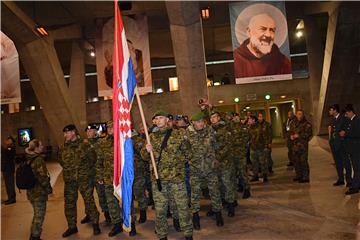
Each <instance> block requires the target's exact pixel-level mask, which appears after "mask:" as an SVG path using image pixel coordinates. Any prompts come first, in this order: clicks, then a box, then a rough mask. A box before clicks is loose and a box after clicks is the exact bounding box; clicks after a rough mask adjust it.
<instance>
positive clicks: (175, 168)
mask: <svg viewBox="0 0 360 240" xmlns="http://www.w3.org/2000/svg"><path fill="white" fill-rule="evenodd" d="M168 129H169V128H161V129H158V131H156V132H154V133H152V134H151V135H150V139H151V144H152V146H153V152H154V157H155V159H156V160H157V159H158V158H159V154H160V146H161V143H162V141H163V138H164V136H165V134H166V131H167V130H168ZM141 155H142V157H143V158H144V159H146V160H149V156H150V155H149V153H148V152H147V151H146V149H145V148H143V149H142V151H141ZM184 155H185V156H186V157H184ZM189 157H190V144H189V142H188V141H187V140H186V138H185V130H183V129H173V130H172V133H171V136H170V138H169V140H168V143H167V147H166V148H165V149H164V150H163V151H162V156H161V159H160V161H159V162H157V171H158V174H159V178H160V180H161V185H162V190H161V192H160V191H159V190H158V187H157V184H156V180H155V177H154V174H152V180H153V185H152V190H153V196H154V202H155V214H156V220H155V230H156V233H157V235H158V237H159V238H164V237H166V236H167V234H168V224H167V209H168V207H169V201H170V199H171V197H172V196H173V200H174V202H175V204H176V208H177V211H178V215H179V220H180V226H181V230H182V231H183V232H184V235H185V237H190V236H192V232H193V229H192V221H191V217H190V210H189V206H188V197H187V193H186V185H185V181H184V179H185V162H184V161H185V159H189Z"/></svg>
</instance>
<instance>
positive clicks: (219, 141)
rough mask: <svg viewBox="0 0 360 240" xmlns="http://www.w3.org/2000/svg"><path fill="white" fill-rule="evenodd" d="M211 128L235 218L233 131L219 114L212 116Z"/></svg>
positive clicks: (228, 201)
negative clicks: (213, 132)
mask: <svg viewBox="0 0 360 240" xmlns="http://www.w3.org/2000/svg"><path fill="white" fill-rule="evenodd" d="M210 122H211V126H212V127H213V129H214V130H215V139H216V152H215V153H216V160H218V161H219V163H220V164H219V177H220V180H221V183H222V185H223V187H224V197H225V201H226V205H227V208H228V216H229V217H234V216H235V205H236V203H235V191H234V190H235V189H234V181H233V180H234V175H235V170H234V162H233V159H232V157H231V154H230V147H231V142H232V139H231V130H230V129H228V126H227V125H226V124H225V122H224V121H221V118H220V113H219V112H212V113H211V115H210Z"/></svg>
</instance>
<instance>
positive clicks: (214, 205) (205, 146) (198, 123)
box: [186, 113, 224, 230]
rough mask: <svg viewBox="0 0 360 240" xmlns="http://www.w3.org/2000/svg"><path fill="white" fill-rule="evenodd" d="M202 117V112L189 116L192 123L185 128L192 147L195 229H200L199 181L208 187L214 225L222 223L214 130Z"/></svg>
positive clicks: (192, 191)
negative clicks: (213, 214) (214, 216)
mask: <svg viewBox="0 0 360 240" xmlns="http://www.w3.org/2000/svg"><path fill="white" fill-rule="evenodd" d="M204 118H205V115H204V114H203V113H198V114H195V115H193V116H192V118H191V120H192V125H191V126H189V127H188V128H187V130H186V134H187V137H188V139H189V142H190V144H191V149H192V158H191V159H190V161H189V165H190V184H191V210H192V213H193V225H194V229H196V230H200V217H199V211H200V195H201V187H200V186H201V183H204V184H205V185H206V186H207V187H208V188H209V193H210V199H211V209H212V211H213V212H214V213H215V215H216V225H217V226H223V225H224V221H223V218H222V216H221V209H222V206H221V195H220V187H219V178H218V176H217V171H218V167H219V166H218V165H219V162H218V161H217V160H216V155H215V148H216V141H215V132H214V130H213V129H212V128H211V127H210V126H208V125H206V123H205V119H204Z"/></svg>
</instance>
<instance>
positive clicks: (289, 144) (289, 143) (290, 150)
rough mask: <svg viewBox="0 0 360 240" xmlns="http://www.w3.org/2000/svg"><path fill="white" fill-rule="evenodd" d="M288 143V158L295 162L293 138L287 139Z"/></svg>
mask: <svg viewBox="0 0 360 240" xmlns="http://www.w3.org/2000/svg"><path fill="white" fill-rule="evenodd" d="M286 143H287V148H288V159H289V163H293V160H292V155H293V154H292V148H293V145H292V143H291V140H287V141H286Z"/></svg>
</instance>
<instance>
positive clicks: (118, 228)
mask: <svg viewBox="0 0 360 240" xmlns="http://www.w3.org/2000/svg"><path fill="white" fill-rule="evenodd" d="M122 231H123V228H122V223H118V224H114V226H113V228H112V229H111V231H110V232H109V234H108V236H109V237H113V236H115V235H116V234H119V233H121V232H122Z"/></svg>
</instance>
